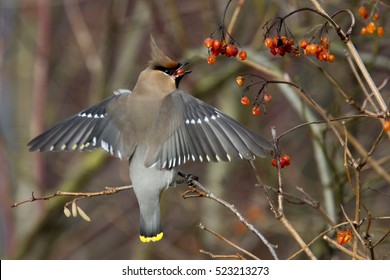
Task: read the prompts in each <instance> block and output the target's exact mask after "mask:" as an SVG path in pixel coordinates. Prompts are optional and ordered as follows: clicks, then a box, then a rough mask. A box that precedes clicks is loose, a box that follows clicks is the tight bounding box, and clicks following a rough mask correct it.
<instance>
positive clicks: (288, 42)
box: [264, 36, 299, 56]
mask: <svg viewBox="0 0 390 280" xmlns="http://www.w3.org/2000/svg"><path fill="white" fill-rule="evenodd" d="M264 44H265V46H266V47H267V48H268V49H269V51H270V53H271V54H272V55H280V56H284V55H285V54H286V53H291V51H293V53H294V55H296V54H297V53H298V55H299V52H297V48H294V47H293V46H294V39H288V38H287V37H286V36H274V37H273V38H271V37H267V38H265V40H264Z"/></svg>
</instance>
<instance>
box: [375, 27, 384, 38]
mask: <svg viewBox="0 0 390 280" xmlns="http://www.w3.org/2000/svg"><path fill="white" fill-rule="evenodd" d="M377 32H378V36H379V37H382V36H383V34H384V30H383V27H382V26H379V27H378V30H377Z"/></svg>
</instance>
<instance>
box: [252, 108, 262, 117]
mask: <svg viewBox="0 0 390 280" xmlns="http://www.w3.org/2000/svg"><path fill="white" fill-rule="evenodd" d="M252 115H254V116H259V115H260V108H259V106H254V107H253V108H252Z"/></svg>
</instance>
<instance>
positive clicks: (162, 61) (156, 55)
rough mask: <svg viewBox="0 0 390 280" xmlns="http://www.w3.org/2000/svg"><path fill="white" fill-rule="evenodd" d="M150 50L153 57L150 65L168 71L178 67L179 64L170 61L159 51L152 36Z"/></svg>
mask: <svg viewBox="0 0 390 280" xmlns="http://www.w3.org/2000/svg"><path fill="white" fill-rule="evenodd" d="M150 49H151V57H152V60H151V61H150V62H149V64H150V65H152V66H162V67H165V68H168V69H169V68H175V67H177V65H178V63H177V62H176V61H174V60H172V59H170V58H169V57H168V56H167V55H165V54H164V53H163V52H162V51H161V50H160V49H159V47H158V46H157V44H156V41H155V40H154V38H153V36H152V35H150Z"/></svg>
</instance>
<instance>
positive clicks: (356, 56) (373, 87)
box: [310, 0, 390, 115]
mask: <svg viewBox="0 0 390 280" xmlns="http://www.w3.org/2000/svg"><path fill="white" fill-rule="evenodd" d="M310 1H311V2H312V3H313V5H314V6H315V7H316V9H317V10H318V11H320V12H321V13H323V14H324V15H328V14H327V13H326V12H325V10H324V9H323V8H322V6H321V5H320V3H319V2H318V1H317V0H310ZM341 33H344V32H343V31H342V30H341ZM345 45H346V46H347V48H348V49H349V51H350V52H351V55H352V57H353V59H354V60H355V62H356V64H357V66H358V67H359V70H360V72H361V73H362V75H363V77H364V79H365V80H366V82H367V84H368V86H369V87H370V89H371V91H372V93H373V94H374V96H375V98H376V100H377V102H378V104H379V106H380V107H381V110H382V111H383V113H385V114H386V115H390V112H389V109H388V108H387V105H386V102H385V101H384V100H383V98H382V96H381V94H380V92H379V90H378V88H377V87H376V85H375V83H374V81H373V80H372V78H371V76H370V74H369V73H368V71H367V68H366V66H365V65H364V63H363V61H362V59H361V57H360V55H359V53H358V52H357V50H356V48H355V46H354V44H353V43H352V42H351V40H348V41H347V42H345Z"/></svg>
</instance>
